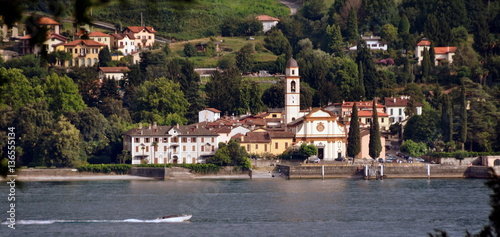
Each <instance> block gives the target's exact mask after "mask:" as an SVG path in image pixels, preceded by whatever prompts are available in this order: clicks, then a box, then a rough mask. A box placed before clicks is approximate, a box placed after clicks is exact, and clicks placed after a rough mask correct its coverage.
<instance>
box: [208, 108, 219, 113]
mask: <svg viewBox="0 0 500 237" xmlns="http://www.w3.org/2000/svg"><path fill="white" fill-rule="evenodd" d="M205 110H208V111H211V112H214V113H220V112H221V111H220V110H218V109H215V108H205Z"/></svg>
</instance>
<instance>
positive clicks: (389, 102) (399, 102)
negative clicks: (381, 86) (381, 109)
mask: <svg viewBox="0 0 500 237" xmlns="http://www.w3.org/2000/svg"><path fill="white" fill-rule="evenodd" d="M408 100H409V98H408V97H406V96H402V97H399V98H398V97H386V98H385V107H406V105H407V104H408ZM415 106H423V104H421V103H415Z"/></svg>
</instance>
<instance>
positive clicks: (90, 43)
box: [64, 39, 105, 47]
mask: <svg viewBox="0 0 500 237" xmlns="http://www.w3.org/2000/svg"><path fill="white" fill-rule="evenodd" d="M77 45H86V46H89V47H101V46H105V44H101V43H99V42H97V41H94V40H91V39H85V40H82V39H79V40H73V41H71V42H69V43H66V44H64V46H65V47H73V46H77Z"/></svg>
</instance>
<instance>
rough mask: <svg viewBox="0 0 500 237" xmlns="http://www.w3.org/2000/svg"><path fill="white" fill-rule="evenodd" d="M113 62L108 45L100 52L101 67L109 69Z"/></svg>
mask: <svg viewBox="0 0 500 237" xmlns="http://www.w3.org/2000/svg"><path fill="white" fill-rule="evenodd" d="M111 60H112V59H111V52H110V51H109V48H108V46H107V45H106V46H104V48H103V49H101V51H99V67H107V66H108V63H110V62H111Z"/></svg>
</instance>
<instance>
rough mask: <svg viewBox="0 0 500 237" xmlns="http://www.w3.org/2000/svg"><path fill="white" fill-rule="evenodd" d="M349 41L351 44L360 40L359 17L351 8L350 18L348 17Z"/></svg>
mask: <svg viewBox="0 0 500 237" xmlns="http://www.w3.org/2000/svg"><path fill="white" fill-rule="evenodd" d="M346 38H347V40H348V41H349V42H350V43H353V42H356V41H358V39H359V33H358V15H357V14H356V10H354V8H351V11H350V12H349V16H348V17H347V37H346Z"/></svg>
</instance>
